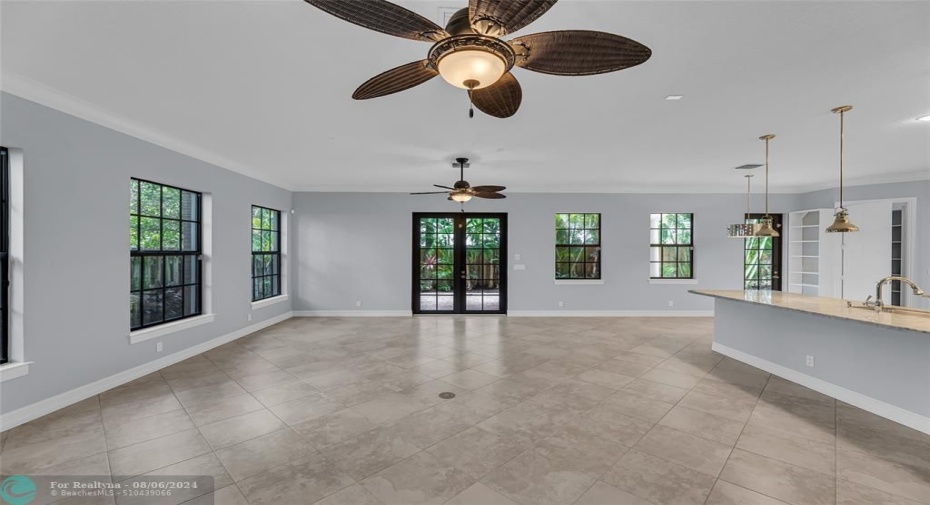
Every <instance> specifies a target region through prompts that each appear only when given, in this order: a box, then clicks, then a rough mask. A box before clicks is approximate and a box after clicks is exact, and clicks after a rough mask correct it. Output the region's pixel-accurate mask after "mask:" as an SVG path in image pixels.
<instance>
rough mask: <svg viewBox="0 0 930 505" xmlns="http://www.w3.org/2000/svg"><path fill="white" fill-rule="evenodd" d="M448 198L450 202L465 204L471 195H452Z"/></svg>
mask: <svg viewBox="0 0 930 505" xmlns="http://www.w3.org/2000/svg"><path fill="white" fill-rule="evenodd" d="M450 197H451V198H452V200H454V201H456V202H459V203H465V202H467V201H469V200H471V195H469V194H468V193H453V194H452V195H450Z"/></svg>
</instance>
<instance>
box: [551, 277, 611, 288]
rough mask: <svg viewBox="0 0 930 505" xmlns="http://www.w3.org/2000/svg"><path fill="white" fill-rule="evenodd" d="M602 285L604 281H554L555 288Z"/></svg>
mask: <svg viewBox="0 0 930 505" xmlns="http://www.w3.org/2000/svg"><path fill="white" fill-rule="evenodd" d="M600 284H604V279H556V280H555V285H556V286H571V285H580V286H583V285H589V286H596V285H600Z"/></svg>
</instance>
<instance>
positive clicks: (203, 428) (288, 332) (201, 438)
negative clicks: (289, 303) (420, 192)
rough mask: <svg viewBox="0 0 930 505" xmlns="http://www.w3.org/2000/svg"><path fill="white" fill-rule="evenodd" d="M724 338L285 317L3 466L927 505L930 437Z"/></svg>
mask: <svg viewBox="0 0 930 505" xmlns="http://www.w3.org/2000/svg"><path fill="white" fill-rule="evenodd" d="M711 331H712V320H710V319H621V318H616V319H598V318H559V319H543V318H525V319H524V318H511V319H508V318H500V317H472V318H467V317H424V318H396V319H328V318H317V319H292V320H289V321H286V322H284V323H281V324H279V325H276V326H274V327H271V328H268V329H266V330H264V331H262V332H260V333H257V334H254V335H251V336H249V337H245V338H242V339H240V340H238V341H236V342H233V343H230V344H227V345H224V346H222V347H220V348H217V349H214V350H212V351H209V352H206V353H204V354H203V355H200V356H196V357H194V358H191V359H189V360H187V361H184V362H183V363H179V364H176V365H173V366H170V367H168V368H166V369H164V370H161V371H160V372H159V373H154V374H151V375H149V376H146V377H143V378H141V379H138V380H136V381H134V382H132V383H129V384H126V385H124V386H121V387H119V388H116V389H114V390H111V391H108V392H106V393H103V394H101V395H99V396H97V397H94V398H91V399H88V400H85V401H82V402H80V403H78V404H76V405H73V406H71V407H68V408H67V409H64V410H61V411H59V412H55V413H53V414H50V415H48V416H45V417H43V418H41V419H38V420H36V421H33V422H31V423H29V424H26V425H24V426H20V427H17V428H14V429H12V430H10V431H9V432H5V433H3V435H2V448H0V470H2V473H32V474H82V475H86V474H104V475H107V474H110V475H113V476H123V477H120V478H126V477H131V476H138V475H143V474H162V475H185V474H191V475H194V474H206V475H213V476H214V477H215V479H216V486H217V489H218V490H217V491H216V493H215V496H214V498H215V501H216V503H218V504H246V503H250V504H253V505H263V504H313V503H319V504H325V505H337V504H351V505H395V504H396V505H414V504H427V503H428V504H436V505H439V504H449V505H514V504H519V505H548V504H552V505H557V504H565V505H570V504H575V505H606V504H611V505H623V504H629V505H648V504H656V505H665V504H669V505H678V504H682V505H686V504H713V505H723V504H731V505H754V504H760V505H763V504H764V505H771V504H786V503H787V504H792V505H808V504H810V505H827V504H831V505H832V504H836V505H881V504H894V505H905V504H910V505H915V504H925V505H927V504H930V436H927V435H924V434H921V433H919V432H916V431H914V430H910V429H908V428H905V427H902V426H900V425H897V424H895V423H892V422H890V421H886V420H884V419H881V418H879V417H876V416H873V415H871V414H868V413H866V412H864V411H862V410H859V409H857V408H854V407H851V406H849V405H846V404H843V403H841V402H835V401H834V400H833V399H831V398H828V397H826V396H823V395H821V394H818V393H816V392H814V391H811V390H809V389H806V388H803V387H800V386H798V385H795V384H793V383H790V382H787V381H784V380H781V379H779V378H777V377H772V376H770V375H769V374H767V373H765V372H762V371H760V370H757V369H755V368H752V367H750V366H747V365H744V364H741V363H739V362H736V361H733V360H730V359H728V358H724V357H723V356H720V355H718V354H715V353H713V352H711V351H710V340H711ZM445 391H449V392H453V393H455V394H456V397H455V398H454V399H451V400H442V399H440V398H439V397H438V394H439V393H441V392H445ZM190 498H192V496H190V495H188V496H185V497H183V498H181V499H179V501H183V500H184V499H190ZM206 498H207V497H199V498H197V499H195V500H194V501H190V502H189V503H205V501H206ZM82 503H86V502H82ZM159 503H163V502H159Z"/></svg>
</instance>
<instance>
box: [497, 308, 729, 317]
mask: <svg viewBox="0 0 930 505" xmlns="http://www.w3.org/2000/svg"><path fill="white" fill-rule="evenodd" d="M507 315H508V316H511V317H713V316H714V311H713V310H510V311H507Z"/></svg>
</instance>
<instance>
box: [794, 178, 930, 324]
mask: <svg viewBox="0 0 930 505" xmlns="http://www.w3.org/2000/svg"><path fill="white" fill-rule="evenodd" d="M927 173H928V175H930V167H928V168H927ZM799 196H800V202H799V203H800V205H801V206H800V207H799V208H798V209H796V210H805V209H832V208H833V206H834V205H835V203H836V201H837V199H838V198H839V193H838V191H837V190H836V189H826V190H822V191H814V192H811V193H804V194H802V195H799ZM909 197H914V198H917V232H916V236H917V247H916V249H915V253H916V254H915V257H913V258H910V259H907V258H906V259H905V260H906V261H910V262H911V263H912V267H913V270H912V271H913V272H914V276H913V278H914V281H915V282H917V284H919V285H920V286H921V287H923V288H924V291H930V181H917V182H897V183H892V184H873V185H869V186H853V187H850V188H846V189H845V190H844V192H843V199H844V200H845V201H849V202H852V201H855V200H881V199H888V198H909ZM850 218H851V219H852V221H853V223H855V222H856V216H855V215H851V216H850ZM875 280H876V281H877V280H878V279H875ZM921 306H923V307H927V304H926V303H924V304H923V305H921Z"/></svg>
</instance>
